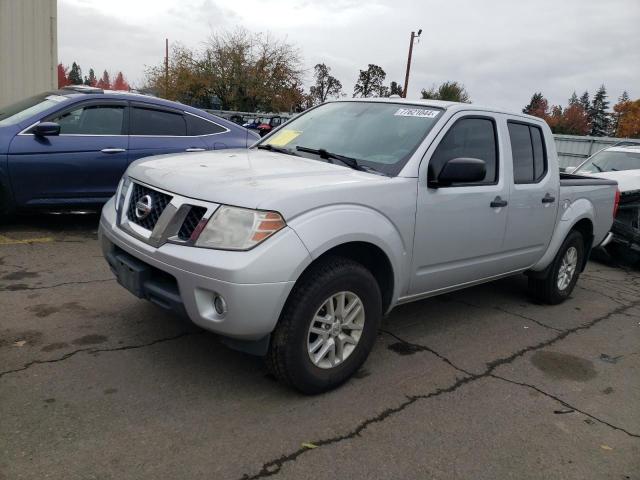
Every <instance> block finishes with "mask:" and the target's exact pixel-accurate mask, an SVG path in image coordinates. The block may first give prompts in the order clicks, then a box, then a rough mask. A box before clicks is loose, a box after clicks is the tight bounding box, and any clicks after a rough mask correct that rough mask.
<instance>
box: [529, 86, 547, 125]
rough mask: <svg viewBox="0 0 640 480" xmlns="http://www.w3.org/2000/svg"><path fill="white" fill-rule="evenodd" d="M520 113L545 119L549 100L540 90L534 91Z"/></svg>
mask: <svg viewBox="0 0 640 480" xmlns="http://www.w3.org/2000/svg"><path fill="white" fill-rule="evenodd" d="M522 113H526V114H527V115H533V116H534V117H539V118H544V119H546V118H547V117H548V116H549V102H548V101H547V99H546V98H544V95H542V92H537V93H534V94H533V95H532V96H531V100H530V101H529V104H528V105H527V106H525V107H524V108H523V109H522Z"/></svg>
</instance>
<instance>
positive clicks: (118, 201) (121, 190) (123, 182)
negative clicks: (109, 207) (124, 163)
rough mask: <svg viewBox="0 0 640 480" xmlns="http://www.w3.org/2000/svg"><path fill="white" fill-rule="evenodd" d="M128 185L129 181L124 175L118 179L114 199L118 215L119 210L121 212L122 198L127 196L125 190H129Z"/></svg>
mask: <svg viewBox="0 0 640 480" xmlns="http://www.w3.org/2000/svg"><path fill="white" fill-rule="evenodd" d="M130 184H131V180H129V177H127V176H126V175H124V176H123V177H122V178H121V179H120V183H119V184H118V189H117V190H116V198H115V205H116V213H120V210H122V205H124V198H125V197H126V196H127V190H129V185H130Z"/></svg>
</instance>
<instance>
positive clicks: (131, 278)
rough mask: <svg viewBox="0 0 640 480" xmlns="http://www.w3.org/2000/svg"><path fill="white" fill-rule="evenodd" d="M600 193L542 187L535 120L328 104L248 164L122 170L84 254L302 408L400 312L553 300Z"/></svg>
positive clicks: (550, 173)
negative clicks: (291, 394)
mask: <svg viewBox="0 0 640 480" xmlns="http://www.w3.org/2000/svg"><path fill="white" fill-rule="evenodd" d="M616 198H617V188H616V183H615V182H613V181H610V180H606V179H593V178H589V177H582V176H576V175H564V176H562V177H561V175H560V174H559V172H558V163H557V155H556V151H555V148H554V142H553V138H552V135H551V131H550V130H549V127H548V126H547V125H546V124H545V123H544V122H543V121H541V120H540V119H538V118H535V117H530V116H526V115H522V114H519V113H509V112H504V111H502V110H500V109H492V108H482V107H478V106H475V105H468V104H458V103H448V102H437V101H408V100H402V99H393V98H392V99H369V100H360V99H359V100H344V101H336V102H329V103H325V104H323V105H320V106H318V107H316V108H313V109H310V110H308V111H307V112H305V113H304V114H302V115H300V116H298V117H297V118H295V119H293V120H291V121H290V122H288V123H286V124H284V125H283V126H281V127H280V128H278V129H277V130H275V131H274V132H272V133H271V134H270V135H268V136H266V137H265V138H264V139H262V140H261V141H260V142H259V143H257V144H256V145H254V146H253V147H251V148H250V149H248V150H225V151H220V152H205V153H202V154H189V155H168V156H161V157H153V158H148V159H142V160H139V161H137V162H135V163H134V164H132V165H131V166H130V167H129V169H128V171H127V172H126V174H125V176H124V177H123V179H122V181H121V182H120V186H119V188H118V191H117V193H116V196H115V197H114V198H112V199H111V200H110V201H109V202H108V203H107V204H106V205H105V207H104V209H103V211H102V218H101V221H100V237H101V243H102V248H103V252H104V255H105V257H106V259H107V260H108V262H109V264H110V266H111V268H112V270H113V272H114V273H115V275H116V276H117V278H118V281H119V282H120V284H122V285H123V286H124V287H126V288H127V289H129V290H130V291H131V292H132V293H133V294H135V295H136V296H138V297H140V298H146V299H148V300H150V301H152V302H153V303H155V304H157V305H159V306H161V307H164V308H167V309H171V310H173V311H175V312H179V313H182V314H184V315H186V316H187V317H188V318H190V319H191V320H192V321H193V322H194V323H195V324H197V325H199V326H201V327H203V328H205V329H207V330H210V331H212V332H215V333H217V334H220V335H221V336H222V337H224V338H225V339H226V342H227V343H228V344H229V345H231V346H232V347H235V348H239V349H242V350H244V351H248V352H251V353H254V354H258V355H265V356H266V360H267V365H268V367H269V368H270V370H271V371H272V372H273V373H274V374H275V375H276V377H277V378H279V379H280V380H282V381H284V382H286V383H288V384H289V385H291V386H293V387H295V388H297V389H298V390H300V391H302V392H305V393H317V392H322V391H325V390H328V389H331V388H334V387H336V386H337V385H339V384H341V383H342V382H344V381H345V380H347V379H348V378H349V377H350V376H351V375H352V374H353V373H354V372H355V371H356V370H357V369H358V368H359V367H360V366H361V365H362V364H363V362H364V361H365V360H366V358H367V356H368V355H369V352H370V351H371V349H372V347H373V345H374V342H375V339H376V332H377V329H378V326H379V324H380V319H381V317H382V316H383V315H384V314H386V313H388V312H389V311H390V310H391V309H392V308H393V307H395V306H396V305H399V304H403V303H407V302H412V301H415V300H419V299H422V298H425V297H429V296H433V295H438V294H441V293H446V292H450V291H452V290H457V289H461V288H465V287H468V286H471V285H476V284H478V283H482V282H488V281H491V280H495V279H497V278H500V277H505V276H508V275H515V274H519V273H522V272H524V273H526V274H527V275H528V277H529V284H530V288H531V292H532V294H533V295H535V296H536V297H537V298H538V299H540V300H542V301H545V302H547V303H550V304H557V303H559V302H562V301H563V300H565V299H567V298H568V297H569V295H570V294H571V291H572V290H573V288H574V286H575V283H576V281H577V280H578V276H579V275H580V272H581V271H582V270H583V269H584V267H585V264H586V261H587V258H588V255H589V251H590V249H591V248H592V247H594V246H597V245H598V244H599V243H601V242H602V241H603V240H604V239H605V236H606V235H607V232H609V229H610V228H611V224H612V220H613V217H614V215H615V212H614V210H615V208H616Z"/></svg>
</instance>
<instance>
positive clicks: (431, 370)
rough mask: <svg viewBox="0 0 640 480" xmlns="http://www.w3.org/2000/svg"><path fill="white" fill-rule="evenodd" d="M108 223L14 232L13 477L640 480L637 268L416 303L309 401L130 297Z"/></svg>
mask: <svg viewBox="0 0 640 480" xmlns="http://www.w3.org/2000/svg"><path fill="white" fill-rule="evenodd" d="M96 225H97V217H96V216H95V215H85V216H76V215H74V216H44V215H39V216H32V217H23V218H18V219H17V220H16V222H14V223H13V224H11V225H5V226H2V227H0V479H22V478H25V479H26V478H28V479H42V478H53V479H93V478H95V479H121V478H136V479H146V478H150V479H164V478H167V479H173V478H189V479H191V478H193V479H258V478H265V477H273V478H276V479H277V478H283V479H302V478H313V479H334V478H348V479H370V478H376V479H377V478H380V479H399V478H403V479H405V478H406V479H413V478H416V479H447V480H450V479H474V480H476V479H502V478H514V479H534V478H535V479H538V478H540V479H542V478H544V479H548V478H564V479H620V480H625V479H634V480H636V479H637V480H640V271H638V270H633V269H630V268H627V267H620V266H616V265H614V264H612V263H606V262H605V263H599V262H595V261H592V262H590V263H589V266H588V268H587V271H586V272H585V273H584V274H583V275H582V277H581V278H580V281H579V283H578V287H577V288H576V290H575V291H574V294H573V296H572V298H571V299H569V300H568V301H567V302H565V303H564V304H562V305H558V306H554V307H551V306H544V305H536V304H534V303H532V302H531V301H530V300H529V298H528V297H527V295H526V288H525V287H526V279H525V278H524V277H513V278H509V279H505V280H501V281H497V282H493V283H490V284H486V285H483V286H480V287H476V288H472V289H468V290H463V291H459V292H455V293H453V294H448V295H445V296H441V297H436V298H432V299H428V300H424V301H421V302H418V303H413V304H409V305H406V306H403V307H399V308H397V309H396V310H394V311H393V312H392V313H391V315H389V316H388V317H387V318H386V319H385V320H384V322H383V325H382V328H381V330H380V332H379V336H378V341H377V344H376V346H375V349H374V351H373V353H372V355H371V357H370V358H369V360H368V361H367V362H366V364H365V365H364V367H363V368H362V369H361V370H360V372H358V374H357V375H356V378H353V379H352V380H351V381H349V382H348V383H347V384H345V385H344V386H343V387H342V388H339V389H337V390H335V391H333V392H330V393H328V394H325V395H321V396H315V397H306V396H302V395H299V394H297V393H295V392H293V391H291V390H288V389H286V388H284V387H282V386H281V385H280V384H278V383H276V382H275V381H274V380H273V379H272V378H270V377H269V375H267V372H266V370H265V369H264V367H263V366H262V363H261V361H260V360H259V359H257V358H255V357H251V356H247V355H244V354H241V353H238V352H234V351H232V350H229V349H227V348H226V347H224V346H223V345H222V344H221V343H220V342H219V340H218V339H217V338H216V337H215V336H214V335H212V334H209V333H206V332H203V331H201V330H198V329H197V328H195V327H193V326H191V325H189V324H188V323H186V322H184V321H181V320H179V319H177V318H174V317H172V316H171V315H169V314H167V313H165V312H163V311H162V310H160V309H158V308H157V307H155V306H153V305H151V304H149V303H147V302H144V301H141V300H137V299H136V298H134V297H133V296H131V295H130V294H128V293H127V292H126V291H124V290H123V289H122V288H121V287H119V286H118V285H117V284H116V282H115V281H114V280H113V275H112V274H111V272H110V271H109V269H108V267H107V265H106V263H105V262H104V260H103V259H102V256H101V254H100V249H99V246H98V243H97V237H96Z"/></svg>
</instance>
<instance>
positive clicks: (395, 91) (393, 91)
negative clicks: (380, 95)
mask: <svg viewBox="0 0 640 480" xmlns="http://www.w3.org/2000/svg"><path fill="white" fill-rule="evenodd" d="M402 93H403V91H402V86H401V85H400V84H399V83H398V82H391V85H389V95H398V96H399V97H402Z"/></svg>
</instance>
